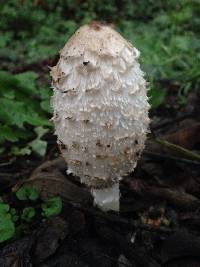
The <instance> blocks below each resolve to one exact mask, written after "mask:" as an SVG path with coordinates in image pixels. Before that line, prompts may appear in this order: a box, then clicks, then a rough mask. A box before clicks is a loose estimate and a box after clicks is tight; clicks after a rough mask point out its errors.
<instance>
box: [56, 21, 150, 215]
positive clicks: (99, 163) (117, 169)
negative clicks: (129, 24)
mask: <svg viewBox="0 0 200 267" xmlns="http://www.w3.org/2000/svg"><path fill="white" fill-rule="evenodd" d="M138 57H139V51H138V50H137V49H136V48H135V47H133V46H132V45H131V44H130V43H129V42H127V41H126V40H125V39H124V38H123V37H122V36H121V35H120V34H119V33H117V32H116V31H115V30H114V29H112V28H111V27H109V26H106V25H101V24H100V23H96V22H93V23H91V24H89V25H85V26H83V27H81V28H80V29H78V30H77V31H76V33H75V34H74V35H73V36H72V37H71V39H70V40H69V41H68V42H67V43H66V45H65V46H64V48H63V49H62V50H61V53H60V59H59V61H58V63H57V65H56V66H55V67H53V68H52V69H51V76H52V79H53V81H52V85H53V89H54V95H53V97H52V105H53V108H54V116H53V121H54V124H55V129H56V131H55V133H56V135H57V136H58V144H59V146H60V149H61V152H62V155H63V157H64V158H65V160H66V161H67V163H68V171H69V172H72V173H73V174H74V175H76V176H79V177H80V179H81V182H83V183H85V184H86V185H87V186H89V187H91V188H92V192H93V195H94V198H95V202H96V203H97V204H98V205H99V206H101V207H103V209H105V210H106V209H110V208H111V209H112V204H111V206H110V204H109V203H112V202H113V201H114V202H116V201H118V203H117V204H116V205H114V208H113V209H118V208H119V185H118V183H119V180H120V179H121V178H122V177H123V176H124V175H127V174H128V173H130V172H131V171H133V170H134V168H135V166H136V164H137V160H138V158H139V156H140V154H141V152H142V150H143V149H144V143H145V140H146V134H147V132H148V126H149V117H148V110H149V104H148V102H147V100H148V98H147V87H146V81H145V79H144V74H143V72H142V71H141V69H140V65H139V63H138V61H137V59H138ZM99 194H100V195H99ZM117 199H118V200H117ZM107 204H108V205H107ZM106 205H107V206H106Z"/></svg>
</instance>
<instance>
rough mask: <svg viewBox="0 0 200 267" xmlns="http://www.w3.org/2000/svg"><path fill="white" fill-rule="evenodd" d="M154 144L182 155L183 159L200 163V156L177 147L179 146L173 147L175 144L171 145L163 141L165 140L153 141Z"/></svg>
mask: <svg viewBox="0 0 200 267" xmlns="http://www.w3.org/2000/svg"><path fill="white" fill-rule="evenodd" d="M153 141H154V142H156V143H158V144H160V145H162V146H164V147H166V148H168V149H170V150H172V151H174V152H176V153H178V154H180V155H182V156H183V157H184V158H186V159H191V160H195V161H200V155H199V154H198V153H195V152H193V151H191V150H189V149H186V148H184V147H182V146H179V145H175V144H172V143H170V142H168V141H165V140H161V139H155V140H153Z"/></svg>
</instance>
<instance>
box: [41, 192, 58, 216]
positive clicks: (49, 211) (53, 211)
mask: <svg viewBox="0 0 200 267" xmlns="http://www.w3.org/2000/svg"><path fill="white" fill-rule="evenodd" d="M42 211H43V212H42V215H43V216H44V217H47V218H48V217H51V216H56V215H58V214H60V213H61V211H62V199H61V198H60V197H52V198H49V199H48V200H47V201H45V202H44V203H43V204H42Z"/></svg>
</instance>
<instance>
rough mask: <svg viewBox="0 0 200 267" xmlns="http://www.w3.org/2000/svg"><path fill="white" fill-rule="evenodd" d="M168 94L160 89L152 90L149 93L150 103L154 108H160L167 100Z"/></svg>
mask: <svg viewBox="0 0 200 267" xmlns="http://www.w3.org/2000/svg"><path fill="white" fill-rule="evenodd" d="M165 95H166V92H165V91H164V90H162V89H160V88H158V87H154V88H151V89H150V91H149V97H150V98H149V103H150V105H151V107H152V108H157V107H159V106H160V105H161V104H162V103H163V101H164V99H165Z"/></svg>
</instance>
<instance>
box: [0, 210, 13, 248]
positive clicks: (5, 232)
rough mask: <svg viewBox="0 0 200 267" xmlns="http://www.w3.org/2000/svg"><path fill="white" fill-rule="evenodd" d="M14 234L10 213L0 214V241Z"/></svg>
mask: <svg viewBox="0 0 200 267" xmlns="http://www.w3.org/2000/svg"><path fill="white" fill-rule="evenodd" d="M14 234H15V224H14V223H13V221H12V218H11V215H10V214H9V213H5V214H4V215H3V216H2V215H0V243H1V242H4V241H6V240H8V239H10V238H12V237H13V236H14Z"/></svg>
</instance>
